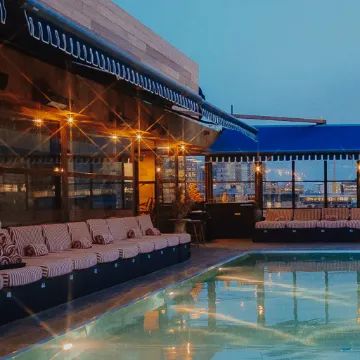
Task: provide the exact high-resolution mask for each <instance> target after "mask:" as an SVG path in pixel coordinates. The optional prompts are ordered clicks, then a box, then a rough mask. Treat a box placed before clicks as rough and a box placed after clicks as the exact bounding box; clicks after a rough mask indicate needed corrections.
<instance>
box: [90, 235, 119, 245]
mask: <svg viewBox="0 0 360 360" xmlns="http://www.w3.org/2000/svg"><path fill="white" fill-rule="evenodd" d="M93 242H94V244H98V245H109V244H112V243H113V242H114V238H113V237H112V235H111V234H98V235H95V236H94V238H93Z"/></svg>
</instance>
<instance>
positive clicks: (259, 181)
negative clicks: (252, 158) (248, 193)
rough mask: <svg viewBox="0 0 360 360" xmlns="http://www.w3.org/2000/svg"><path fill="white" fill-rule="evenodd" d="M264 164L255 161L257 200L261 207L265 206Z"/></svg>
mask: <svg viewBox="0 0 360 360" xmlns="http://www.w3.org/2000/svg"><path fill="white" fill-rule="evenodd" d="M263 170H264V168H263V166H262V162H260V161H257V162H255V202H256V205H257V206H258V208H259V209H261V210H262V209H263V208H264V199H263Z"/></svg>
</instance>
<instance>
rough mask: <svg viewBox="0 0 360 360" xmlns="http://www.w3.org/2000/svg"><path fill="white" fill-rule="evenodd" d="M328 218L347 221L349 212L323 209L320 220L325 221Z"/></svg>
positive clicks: (346, 210) (344, 209)
mask: <svg viewBox="0 0 360 360" xmlns="http://www.w3.org/2000/svg"><path fill="white" fill-rule="evenodd" d="M330 217H333V218H335V219H336V220H348V219H349V217H350V210H349V209H348V208H323V209H322V210H321V219H322V220H326V219H328V218H330ZM336 220H335V221H336Z"/></svg>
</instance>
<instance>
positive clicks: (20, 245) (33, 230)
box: [10, 225, 45, 256]
mask: <svg viewBox="0 0 360 360" xmlns="http://www.w3.org/2000/svg"><path fill="white" fill-rule="evenodd" d="M10 235H11V238H12V240H13V241H14V242H15V245H16V248H17V249H18V251H19V254H20V255H21V256H24V255H25V247H26V246H28V245H30V244H45V238H44V236H43V230H42V227H41V225H33V226H16V227H11V228H10Z"/></svg>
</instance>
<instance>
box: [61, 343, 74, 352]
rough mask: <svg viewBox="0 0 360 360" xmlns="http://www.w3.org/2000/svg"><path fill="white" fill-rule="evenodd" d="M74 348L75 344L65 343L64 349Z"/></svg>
mask: <svg viewBox="0 0 360 360" xmlns="http://www.w3.org/2000/svg"><path fill="white" fill-rule="evenodd" d="M72 348H73V344H72V343H67V344H64V345H63V350H64V351H69V350H71V349H72Z"/></svg>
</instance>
